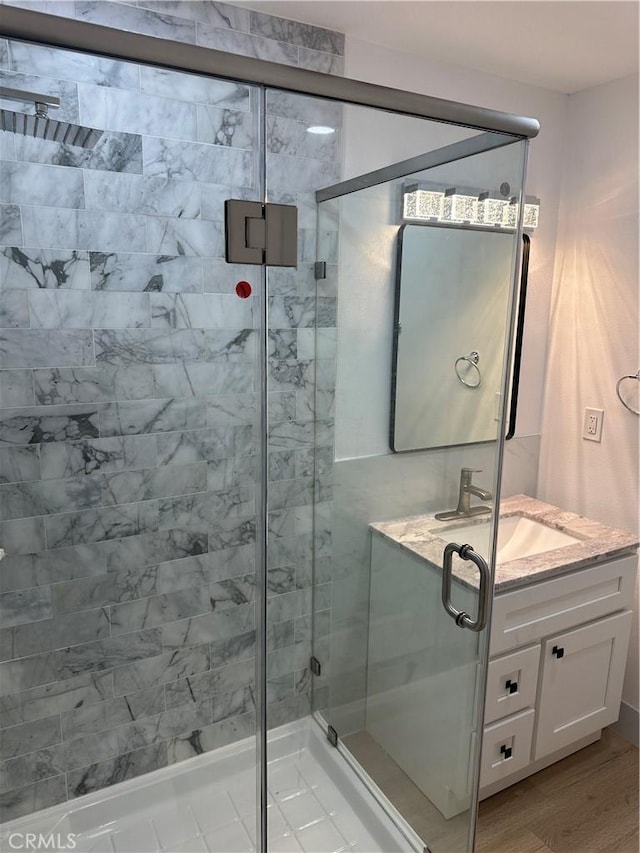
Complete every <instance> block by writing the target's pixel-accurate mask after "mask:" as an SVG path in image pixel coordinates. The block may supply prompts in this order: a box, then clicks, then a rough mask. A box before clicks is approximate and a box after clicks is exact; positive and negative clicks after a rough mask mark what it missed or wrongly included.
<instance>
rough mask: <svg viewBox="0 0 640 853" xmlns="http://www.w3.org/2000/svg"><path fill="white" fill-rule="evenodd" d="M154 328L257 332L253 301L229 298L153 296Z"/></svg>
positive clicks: (187, 295) (163, 294)
mask: <svg viewBox="0 0 640 853" xmlns="http://www.w3.org/2000/svg"><path fill="white" fill-rule="evenodd" d="M151 325H152V326H153V327H154V328H159V329H162V328H171V329H250V328H253V301H252V300H251V299H240V298H239V297H238V296H236V295H235V294H234V295H231V294H229V295H227V294H217V293H216V294H214V293H207V294H195V293H194V294H189V293H185V294H173V293H154V294H151Z"/></svg>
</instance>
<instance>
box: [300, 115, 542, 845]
mask: <svg viewBox="0 0 640 853" xmlns="http://www.w3.org/2000/svg"><path fill="white" fill-rule="evenodd" d="M348 109H349V110H352V111H353V112H354V113H355V114H356V117H357V114H358V113H359V112H361V111H360V110H355V109H354V108H348ZM369 112H370V111H366V113H367V118H368V117H369V116H368V114H369ZM393 118H395V117H393V116H392V117H389V116H388V115H387V116H386V121H387V122H389V121H391V119H393ZM402 120H403V121H404V122H406V121H407V120H406V119H402ZM415 121H416V122H417V121H418V120H415ZM421 124H422V125H423V128H422V130H423V137H422V138H423V152H430V154H429V156H430V157H432V158H434V157H435V158H436V160H437V157H438V155H437V153H435V152H434V151H433V149H432V147H431V145H430V139H431V137H430V130H431V124H430V123H429V122H422V123H421ZM365 126H368V125H367V124H366V123H365ZM348 127H349V130H350V132H351V131H353V132H355V128H357V127H358V124H357V122H356V121H351V122H349V124H348ZM447 130H448V131H449V133H451V132H452V131H455V130H458V131H461V130H462V131H464V129H455V128H454V129H451V128H447ZM414 133H415V134H416V136H417V135H418V130H416V129H414ZM441 133H442V128H441V127H440V126H439V127H438V128H437V131H436V135H435V138H436V139H437V141H438V142H444V145H448V146H451V143H452V142H454V143H455V142H456V140H451V139H449V140H444V141H443V140H442V139H441V137H440V134H441ZM466 133H467V137H466V140H467V141H472V142H473V143H474V144H477V145H478V148H476V150H477V151H480V152H481V153H476V154H473V155H470V156H464V145H465V144H466V143H465V142H464V141H461V146H460V147H458V149H457V154H458V156H451V155H452V154H455V153H456V152H455V151H453V150H452V149H451V148H450V150H449V152H448V154H445V156H443V157H442V160H443V161H444V162H442V163H441V165H438V166H431V167H430V168H428V169H422V170H420V171H414V172H413V173H411V174H408V173H406V172H404V173H403V168H402V165H401V164H400V165H398V164H395V165H394V164H393V163H391V162H390V163H389V164H388V165H389V167H390V168H389V169H388V170H386V171H385V170H383V171H382V173H379V174H377V175H375V176H371V175H369V176H367V175H363V176H361V177H360V178H359V179H358V181H357V182H356V183H355V184H353V185H349V184H347V185H345V186H344V187H340V186H338V187H336V188H334V189H333V190H332V189H327V188H325V189H323V190H322V192H321V193H320V194H319V197H320V198H321V199H323V200H321V201H320V203H319V205H318V260H320V261H325V260H326V261H328V265H327V271H328V272H327V278H326V279H320V280H318V282H317V288H318V290H317V294H318V301H319V302H320V301H321V299H322V298H324V297H323V296H321V295H320V294H321V293H323V288H325V287H326V286H327V283H328V282H330V286H331V287H332V296H333V298H334V299H336V319H337V322H336V328H335V329H331V330H330V333H328V330H325V329H324V328H322V327H321V325H320V324H318V326H317V328H316V336H315V346H316V363H317V365H318V366H317V368H316V377H317V379H316V406H317V407H318V412H319V411H320V410H321V409H322V407H323V406H326V399H325V397H324V395H326V392H327V385H326V383H327V380H326V378H325V377H326V376H327V375H331V376H332V377H333V381H334V382H335V396H334V394H333V388H332V389H331V390H332V395H331V404H332V407H333V406H335V408H332V409H331V416H330V424H331V430H332V446H333V448H334V450H333V460H332V461H333V465H332V467H331V472H332V495H331V498H332V502H331V504H330V505H329V506H328V507H324V508H323V507H322V502H321V501H318V500H317V499H316V500H317V502H316V518H319V517H320V516H319V514H320V513H324V516H325V517H326V518H327V519H329V520H328V522H327V521H325V524H328V525H329V530H330V536H329V538H328V539H327V541H326V542H321V540H320V539H319V538H318V536H317V535H316V538H315V541H314V559H315V562H314V565H315V566H317V570H316V585H315V586H314V594H315V602H316V606H315V607H314V620H313V654H314V656H316V657H317V658H318V660H319V661H320V663H321V665H322V672H321V674H320V676H318V677H315V678H314V679H313V711H314V712H315V716H316V718H317V719H318V720H319V721H320V722H321V723H322V725H326V726H328V727H329V732H330V734H331V735H332V737H334V739H335V738H336V737H337V743H338V748H339V749H340V750H341V751H342V752H343V754H344V755H345V756H346V757H347V759H348V760H349V762H350V763H351V765H352V766H353V767H354V768H355V770H356V772H360V773H361V772H362V771H364V773H365V774H366V775H367V776H368V777H370V778H371V779H372V780H373V781H374V783H376V784H377V785H378V787H379V788H380V789H381V790H382V793H383V795H384V797H385V798H386V802H387V805H388V804H390V805H391V806H393V807H394V808H395V809H397V810H398V811H399V812H400V814H401V815H402V818H403V819H404V828H405V830H406V832H407V838H408V840H409V841H410V842H411V843H413V844H414V845H416V846H417V847H420V845H428V847H429V849H430V850H433V851H434V852H435V853H439V851H442V853H444V851H447V853H450V851H465V850H468V849H471V844H472V841H471V838H472V833H473V825H474V822H475V813H474V808H473V807H474V794H475V792H476V791H477V755H478V747H479V738H478V731H479V728H480V726H481V725H482V705H483V692H484V683H483V679H484V661H485V655H486V631H480V632H478V633H476V632H474V631H471V630H468V629H464V628H460V627H458V626H457V625H456V623H455V622H454V621H453V619H452V618H451V617H450V616H449V615H448V614H447V613H446V612H445V609H444V607H443V604H442V601H441V588H442V573H443V551H444V548H445V545H446V544H447V543H448V542H455V543H457V544H458V545H463V544H466V543H468V544H470V545H471V546H472V547H473V546H474V536H473V530H472V532H471V533H469V532H467V533H466V534H465V538H464V541H461V540H460V539H459V538H458V537H457V535H456V532H455V526H456V524H457V525H458V526H459V525H461V524H466V525H468V524H469V519H470V518H471V521H475V522H478V523H479V525H480V526H479V528H478V529H479V530H480V529H482V527H486V525H487V524H491V523H492V521H491V520H492V519H493V518H494V517H495V512H494V510H495V508H496V506H497V495H498V492H499V475H500V462H501V454H502V435H503V431H502V408H503V403H502V401H503V397H504V387H503V380H504V375H505V369H506V361H507V358H506V356H507V352H508V342H509V340H510V323H511V302H512V293H513V286H514V280H515V271H516V266H517V253H518V236H517V233H516V231H515V229H514V228H512V227H511V228H507V229H503V228H501V227H492V228H491V229H483V227H482V226H479V225H478V223H471V222H466V223H465V222H464V221H463V219H464V218H463V216H460V220H461V221H459V222H457V223H451V222H450V223H448V224H447V225H444V224H443V223H442V222H437V221H435V218H432V219H431V220H428V219H426V220H423V219H418V218H415V219H414V220H413V222H412V223H411V224H409V222H408V220H407V221H405V222H403V210H406V208H405V206H404V204H403V202H404V194H405V192H414V191H415V189H416V187H418V188H422V189H423V190H429V189H433V188H434V187H437V188H439V191H440V192H442V193H443V194H444V192H445V190H447V189H449V188H451V189H453V188H455V191H456V194H457V195H462V194H467V195H470V194H471V193H475V201H476V203H477V200H478V196H480V194H484V193H492V192H493V193H494V194H497V195H498V196H499V195H500V193H502V195H503V197H504V195H505V192H506V193H507V196H508V199H509V200H511V199H514V200H516V201H519V199H520V195H521V190H522V185H523V172H524V157H525V148H526V143H524V142H521V141H517V140H513V141H512V142H511V144H508V145H506V146H504V147H499V148H495V149H493V150H487V151H484V152H482V151H481V149H482V145H483V144H485V143H486V145H487V147H488V148H490V146H491V145H492V144H493V143H494V142H495V141H496V140H497V137H496V136H495V135H493V134H486V135H483V137H482V138H480V137H475V138H472V137H470V136H469V135H468V131H467V132H466ZM357 142H358V140H354V139H351V140H347V142H346V148H347V149H349V147H350V146H352V147H353V148H357ZM362 150H363V151H364V150H366V146H364V145H362ZM460 155H462V156H460ZM430 162H434V160H433V159H432V160H431V161H430ZM387 174H388V175H391V176H393V177H392V178H391V179H386V175H387ZM367 184H370V185H369V186H367ZM507 185H508V189H507ZM361 187H362V188H361ZM501 187H502V189H500V188H501ZM450 195H452V193H451V192H449V196H450ZM475 215H476V216H477V215H478V210H477V207H476V209H475ZM442 218H444V217H442ZM403 224H404V225H405V226H406V228H409V227H411V228H413V229H414V230H415V232H416V233H415V235H414V236H415V242H416V244H417V247H414V249H416V248H417V250H418V252H417V254H416V255H415V257H414V259H413V261H412V263H411V262H410V261H411V259H407V257H406V253H407V251H408V248H409V246H408V244H407V241H406V237H405V238H404V239H403V243H405V245H404V247H403V246H402V245H401V246H399V237H400V236H401V234H403V233H404V232H403V231H401V229H402V226H403ZM412 267H413V270H412V269H411V268H412ZM411 272H412V274H413V280H411V279H410V278H409V274H410V273H411ZM401 300H403V301H404V305H405V315H404V317H403V316H402V315H401V314H400V311H399V307H400V305H401V304H402V301H401ZM412 334H413V335H414V336H415V337H416V340H417V342H418V343H420V344H422V343H423V342H425V341H428V340H429V339H436V340H441V341H443V342H446V343H447V346H448V345H449V343H450V342H451V345H452V346H453V350H452V352H449V351H448V349H446V350H445V346H444V343H442V344H440V345H439V346H438V352H437V353H436V354H435V355H431V356H430V357H429V359H428V360H425V359H421V358H414V359H413V361H412V360H411V359H408V360H407V356H406V354H405V362H404V363H403V362H401V360H400V359H399V358H398V355H399V347H400V342H402V343H403V344H404V347H405V350H406V349H407V344H408V342H409V336H410V335H412ZM403 335H404V336H405V338H404V340H403ZM458 350H459V352H458ZM476 350H479V351H480V362H479V366H480V369H481V371H482V377H483V379H484V386H483V389H482V390H483V392H484V391H485V390H486V389H487V386H489V385H490V386H491V387H490V388H489V389H488V394H489V400H490V405H489V406H488V407H487V406H486V405H485V407H484V409H483V408H482V406H481V404H480V402H479V400H480V395H479V393H478V389H474V388H473V387H472V386H473V385H474V384H475V382H471V381H470V380H468V376H467V373H466V372H465V371H462V370H461V368H462V367H464V368H466V367H467V365H468V362H467V361H465V362H464V364H462V365H461V363H459V362H458V363H456V362H457V358H458V357H460V356H468V355H469V354H470V353H472V352H474V351H476ZM418 352H420V350H419V349H418ZM320 353H322V355H323V356H324V358H326V359H327V361H326V362H325V363H324V364H323V365H322V367H320V365H321V363H322V362H323V357H322V356H321V355H320ZM436 355H437V356H438V357H436ZM329 365H331V367H329ZM456 367H457V368H458V371H459V372H461V373H462V378H463V379H465V380H468V381H467V383H464V382H462V380H461V379H460V376H459V375H458V373H457V372H456ZM400 370H403V371H404V376H403V379H404V382H405V386H408V388H409V392H408V393H409V394H411V388H412V387H413V395H414V397H415V402H416V405H415V406H414V408H413V409H412V410H411V412H410V415H411V418H413V419H415V418H417V417H418V416H419V417H421V418H424V419H425V423H427V424H428V423H429V421H427V418H431V421H430V423H431V426H427V427H426V435H427V439H429V438H430V437H431V436H433V438H432V440H431V441H430V443H424V444H420V443H418V444H417V445H414V446H415V449H412V450H411V451H407V452H394V450H393V448H394V446H397V445H394V443H393V420H392V411H394V408H397V401H396V400H395V399H394V390H395V389H396V388H397V386H398V384H399V380H400V376H399V371H400ZM474 376H475V373H474ZM434 380H435V385H434V388H435V389H436V390H434V391H427V392H425V389H426V388H427V387H428V385H429V382H432V381H434ZM321 383H325V385H324V387H323V384H321ZM480 384H482V383H480ZM443 388H444V389H448V390H446V393H444V395H443V394H442V389H443ZM436 392H437V393H438V394H440V396H439V397H438V398H437V399H436ZM460 406H463V407H464V406H466V407H467V408H460ZM434 410H435V411H434ZM325 412H326V409H325ZM479 412H480V414H479ZM317 420H318V422H320V420H321V419H320V417H319V416H318V418H317ZM465 424H466V427H467V430H466V432H465V429H464V427H465ZM479 430H481V431H480V432H479ZM443 436H444V439H443ZM448 445H450V446H448ZM427 448H431V449H427ZM317 464H318V465H320V464H322V463H321V462H320V457H319V455H318V456H317ZM463 469H473V470H474V473H473V475H472V476H473V478H474V479H473V481H472V482H473V485H474V486H477V487H478V488H479V490H480V492H482V496H481V497H482V499H480V497H478V495H471V494H469V493H465V495H464V502H463V504H462V508H461V513H460V516H459V517H455V514H454V513H452V516H454V517H451V518H450V519H449V520H448V521H438V520H436V519H435V518H434V514H435V513H440V512H443V511H453V510H455V509H456V507H457V506H458V500H459V493H460V486H461V483H462V482H466V481H465V480H463V479H462V478H463V477H468V476H470V475H469V474H464V475H463V473H462V470H463ZM475 472H477V473H475ZM480 487H481V488H480ZM316 489H317V491H316V494H318V489H319V487H318V486H317V487H316ZM467 498H470V503H469V505H468V506H469V517H467V503H466V501H467ZM476 505H480V506H481V507H483V508H484V509H485V511H486V512H485V514H483V515H477V516H471V512H473V511H475V507H476ZM488 510H491V513H489V512H488ZM320 529H321V526H320V525H319V524H318V525H317V530H320ZM481 543H482V536H481V535H478V537H477V541H476V543H475V544H476V547H475V550H476V552H477V553H478V554H480V556H481V557H483V558H484V559H485V560H487V561H488V562H489V565H491V560H490V558H491V554H490V553H489V552H488V551H487V548H486V546H483V545H482V544H481ZM469 567H471V563H470V562H469V561H463V560H461V559H460V558H459V557H458V556H454V558H453V571H454V577H453V582H452V600H453V605H454V606H455V607H456V608H457V609H459V610H462V611H465V612H466V613H468V614H470V615H471V616H472V617H474V618H475V616H476V614H477V613H478V609H479V606H480V601H479V590H478V583H477V579H478V575H477V574H476V573H475V570H473V569H472V568H469ZM323 572H330V573H331V574H330V575H328V577H329V578H330V581H331V586H330V587H328V588H327V589H328V591H327V594H326V595H327V600H326V601H324V600H323V595H324V594H325V593H324V592H323V589H322V584H321V583H320V580H321V578H322V577H323V575H322V573H323ZM464 577H467V578H468V579H469V580H468V582H466V583H465V582H464ZM461 578H462V579H461ZM329 593H330V597H328V596H329ZM327 664H328V666H327ZM420 849H421V848H420Z"/></svg>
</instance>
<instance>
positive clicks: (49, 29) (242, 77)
mask: <svg viewBox="0 0 640 853" xmlns="http://www.w3.org/2000/svg"><path fill="white" fill-rule="evenodd" d="M0 35H1V36H3V37H5V38H9V39H14V40H17V41H27V42H32V43H35V44H42V45H46V46H48V47H54V48H61V49H66V50H74V51H78V52H85V53H88V54H92V55H94V56H105V57H108V58H111V59H117V60H123V61H130V62H137V63H141V64H146V65H151V66H155V67H160V68H167V69H170V70H172V71H179V72H186V73H195V74H202V75H206V76H211V77H216V78H219V79H227V80H233V81H235V82H242V83H247V84H250V85H253V86H259V87H261V101H262V108H264V97H265V92H266V91H267V90H268V89H277V90H282V91H287V92H292V93H295V94H299V95H309V96H313V97H318V98H326V99H329V100H333V101H337V102H340V103H343V104H351V105H355V106H361V107H370V108H374V109H380V110H385V111H388V112H390V113H393V114H398V115H406V116H412V117H415V118H423V119H430V120H432V121H438V122H442V123H444V124H452V125H455V126H462V127H467V128H469V129H472V130H477V131H485V133H484V134H479V135H476V136H473V137H470V138H468V139H464V140H462V141H460V142H457V143H454V144H453V145H449V146H445V147H444V148H440V149H436V150H434V151H432V152H428V153H426V154H423V155H420V156H419V157H416V158H412V160H409V161H403V162H401V163H396V164H393V165H390V166H389V167H386V168H383V169H380V170H378V171H377V172H376V173H375V175H376V178H374V180H373V183H376V182H380V183H381V182H384V181H386V180H390V179H392V178H393V177H395V176H397V175H396V174H395V173H396V172H397V171H398V169H400V170H401V171H403V172H404V173H406V170H407V167H408V166H409V165H412V163H413V161H414V160H415V163H416V164H417V165H419V166H420V168H428V167H433V166H436V165H440V164H441V163H446V162H451V161H452V160H458V159H462V158H464V157H466V156H469V155H471V154H477V153H480V152H481V151H483V150H489V149H490V148H495V147H500V146H503V145H510V144H513V143H516V142H518V141H524V142H525V145H526V144H527V142H528V140H529V139H533V138H534V137H536V136H537V135H538V132H539V130H540V124H539V122H538V121H537V119H534V118H529V117H525V116H517V115H513V114H511V113H506V112H501V111H498V110H491V109H486V108H483V107H477V106H473V105H470V104H464V103H459V102H456V101H448V100H444V99H441V98H435V97H432V96H429V95H422V94H418V93H414V92H406V91H403V90H400V89H392V88H389V87H386V86H380V85H377V84H374V83H367V82H363V81H360V80H352V79H350V78H345V77H338V76H334V75H331V74H323V73H320V72H316V71H308V70H306V69H302V68H296V67H293V66H287V65H280V64H278V63H275V62H269V61H266V60H261V59H254V58H252V57H245V56H240V55H236V54H230V53H226V52H224V51H221V50H215V49H212V48H204V47H199V46H197V45H192V44H186V43H182V42H176V41H172V40H168V39H162V38H157V37H155V36H149V35H144V34H139V33H131V32H127V31H123V30H119V29H116V28H112V27H106V26H103V25H99V24H93V23H88V22H85V21H76V20H73V19H70V18H63V17H59V16H55V15H47V14H45V13H42V12H37V11H33V10H31V9H22V8H19V7H12V6H3V7H2V19H1V22H0ZM169 58H170V59H169ZM260 127H262V122H261V123H260ZM499 134H504V136H503V137H502V138H500V136H499ZM263 142H264V140H263V139H262V138H261V139H260V144H261V145H262V143H263ZM491 143H492V144H491ZM262 147H263V148H264V146H263V145H262ZM260 159H261V171H262V174H260V175H259V181H260V182H261V185H262V189H263V192H264V190H265V186H266V183H265V178H266V175H265V163H264V157H262V158H260ZM523 177H526V152H525V165H524V172H523ZM377 178H379V180H377ZM363 180H364V181H365V183H364V184H362V185H361V182H362V181H363ZM371 181H372V173H368V174H366V175H363V176H359V177H355V178H352V179H349V180H347V181H345V182H343V183H342V184H339V185H336V186H333V187H329V188H326V189H325V190H323V189H322V188H319V192H318V194H317V201H322V200H324V196H323V192H324V193H329V194H330V195H331V196H332V195H334V194H335V195H342V194H344V193H348V192H351V191H353V190H356V189H361V188H363V186H369V185H371V184H370V182H371ZM523 183H524V182H523ZM330 195H327V196H326V197H327V198H328V197H330ZM522 215H523V205H520V213H519V221H518V224H517V228H516V231H517V232H518V233H520V232H521V230H522ZM266 269H267V265H266V264H263V265H262V270H263V275H265V274H266ZM261 289H262V288H261ZM512 303H513V304H512V307H511V319H510V325H509V333H508V340H507V341H506V347H507V352H508V353H509V354H510V353H511V351H512V344H513V340H512V339H513V327H514V319H515V318H514V310H515V300H512ZM260 307H261V312H260V316H259V318H258V321H259V330H260V332H259V334H260V347H261V354H260V365H259V367H260V373H261V377H260V378H261V383H260V385H261V387H260V403H261V405H260V436H259V443H260V460H261V471H260V477H259V489H258V495H259V497H258V502H257V503H258V507H257V513H256V514H257V517H258V522H259V533H257V537H256V549H257V551H256V553H257V556H258V560H257V565H256V575H257V578H256V581H257V582H256V604H257V607H256V686H257V690H256V743H257V762H258V768H257V774H256V775H257V779H258V796H257V806H258V810H259V814H260V817H259V825H258V826H259V836H260V845H259V850H260V851H266V850H267V773H268V765H267V704H266V694H267V662H266V641H265V642H260V638H262V637H266V630H267V589H266V581H267V578H266V558H267V547H268V545H267V509H268V492H267V490H268V476H267V466H268V454H267V437H268V430H267V401H268V396H267V386H268V357H267V340H266V338H267V332H268V314H267V299H266V293H263V294H262V295H261V306H260ZM506 361H507V363H506V365H505V367H506V371H507V372H508V371H509V370H510V361H511V359H510V357H509V358H507V360H506ZM504 420H505V419H504V416H503V418H502V423H501V424H500V434H499V437H498V445H499V449H498V479H499V476H500V469H501V465H502V455H503V445H504V435H505V423H504ZM493 538H494V542H493V544H492V552H495V539H496V538H497V528H496V529H494V536H493ZM489 620H490V614H489ZM484 657H485V658H487V659H488V643H486V644H485V654H484ZM484 664H485V666H484V669H485V676H486V664H487V660H485V661H484ZM477 800H478V791H477V786H476V790H475V792H474V797H473V803H472V806H471V808H472V811H474V810H475V809H476V808H477Z"/></svg>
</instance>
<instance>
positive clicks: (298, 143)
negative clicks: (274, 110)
mask: <svg viewBox="0 0 640 853" xmlns="http://www.w3.org/2000/svg"><path fill="white" fill-rule="evenodd" d="M308 127H309V125H308V124H307V123H306V122H303V121H298V120H297V119H292V118H283V117H282V116H272V115H270V116H267V150H268V151H270V152H271V153H272V154H289V155H291V156H293V157H304V158H307V159H312V160H329V161H334V162H335V161H337V159H338V155H339V152H340V148H341V146H342V141H341V133H340V128H337V129H336V132H335V133H328V134H318V133H309V132H308V130H307V128H308ZM313 212H314V214H315V209H314V211H313ZM307 222H308V220H307ZM307 222H305V220H304V219H302V218H301V220H300V222H299V227H301V228H304V227H315V222H310V223H308V224H307Z"/></svg>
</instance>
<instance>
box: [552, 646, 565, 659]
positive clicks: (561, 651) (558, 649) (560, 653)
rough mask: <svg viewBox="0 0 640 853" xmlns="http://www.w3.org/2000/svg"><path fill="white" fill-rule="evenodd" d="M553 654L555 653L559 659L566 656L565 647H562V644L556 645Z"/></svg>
mask: <svg viewBox="0 0 640 853" xmlns="http://www.w3.org/2000/svg"><path fill="white" fill-rule="evenodd" d="M551 654H552V655H555V656H556V657H557V658H558V660H560V658H563V657H564V649H563V648H562V646H554V647H553V648H552V649H551Z"/></svg>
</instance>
